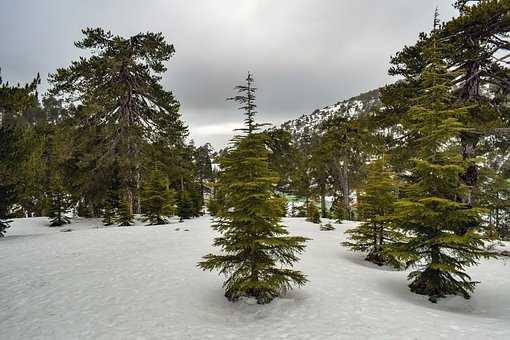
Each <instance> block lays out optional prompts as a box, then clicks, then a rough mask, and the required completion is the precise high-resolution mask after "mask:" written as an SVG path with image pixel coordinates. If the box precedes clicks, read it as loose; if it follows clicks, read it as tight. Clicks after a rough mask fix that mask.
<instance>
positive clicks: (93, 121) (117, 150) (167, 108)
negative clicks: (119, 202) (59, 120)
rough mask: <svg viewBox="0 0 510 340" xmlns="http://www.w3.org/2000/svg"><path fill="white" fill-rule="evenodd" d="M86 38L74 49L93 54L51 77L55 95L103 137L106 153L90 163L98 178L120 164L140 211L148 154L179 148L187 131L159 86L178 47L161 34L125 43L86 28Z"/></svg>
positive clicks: (101, 144)
mask: <svg viewBox="0 0 510 340" xmlns="http://www.w3.org/2000/svg"><path fill="white" fill-rule="evenodd" d="M83 34H84V38H83V39H82V40H81V41H78V42H76V43H75V46H76V47H78V48H81V49H84V50H88V51H89V52H90V54H91V55H90V56H89V57H82V58H80V59H79V60H78V61H74V62H73V63H72V64H71V66H69V67H68V68H60V69H58V70H57V71H56V72H55V73H54V74H52V75H50V77H49V81H50V83H51V84H52V88H51V93H52V94H53V95H56V96H63V97H64V98H65V99H66V100H67V102H68V103H70V104H75V105H77V106H79V107H80V113H81V115H82V116H81V117H76V118H79V119H77V121H79V124H80V125H81V126H82V128H85V129H89V128H91V127H94V128H96V129H98V130H99V129H100V130H101V132H102V133H104V135H103V136H100V138H99V141H96V144H99V145H96V148H100V149H101V150H102V151H103V153H101V154H95V153H94V154H91V156H94V158H93V159H87V162H90V163H96V166H94V167H92V169H94V171H96V172H98V173H101V172H102V171H105V169H108V168H110V167H111V166H112V164H114V163H116V164H117V166H118V169H119V178H120V182H121V189H122V191H124V192H125V193H126V195H127V199H128V200H129V206H130V208H131V209H134V210H135V211H136V212H138V210H139V209H138V208H139V207H138V199H137V195H138V193H139V190H140V188H141V184H142V183H141V178H142V176H141V165H142V155H143V149H144V148H145V147H147V148H148V147H150V146H154V145H156V142H158V143H159V142H161V141H162V140H163V141H164V143H165V145H166V146H168V145H169V144H172V145H173V144H176V143H177V142H179V141H181V140H182V138H183V136H184V134H185V132H186V128H185V127H184V126H183V124H182V121H181V120H180V115H179V113H178V110H179V103H178V102H177V101H176V100H175V98H174V97H173V94H172V93H171V92H170V91H166V90H165V89H164V88H163V87H162V86H161V84H160V80H161V74H162V73H163V72H165V71H166V67H165V64H164V63H165V62H166V61H168V60H169V59H170V57H171V56H172V55H173V53H174V47H173V45H170V44H168V43H167V42H166V41H165V39H164V37H163V35H162V34H161V33H152V32H147V33H139V34H136V35H134V36H131V37H129V38H124V37H121V36H115V35H113V34H112V33H111V32H106V31H104V30H103V29H101V28H95V29H92V28H87V29H85V30H83ZM92 130H94V129H92ZM85 137H87V136H85ZM148 142H150V143H148ZM94 175H95V174H94Z"/></svg>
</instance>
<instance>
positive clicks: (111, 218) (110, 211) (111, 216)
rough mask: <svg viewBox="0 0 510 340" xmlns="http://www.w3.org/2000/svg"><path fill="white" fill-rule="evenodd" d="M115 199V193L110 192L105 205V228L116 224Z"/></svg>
mask: <svg viewBox="0 0 510 340" xmlns="http://www.w3.org/2000/svg"><path fill="white" fill-rule="evenodd" d="M115 215H116V209H115V199H114V197H113V193H112V192H111V191H109V192H108V194H107V197H106V199H105V200H104V204H103V212H102V216H103V224H104V225H105V226H109V225H112V224H114V223H115Z"/></svg>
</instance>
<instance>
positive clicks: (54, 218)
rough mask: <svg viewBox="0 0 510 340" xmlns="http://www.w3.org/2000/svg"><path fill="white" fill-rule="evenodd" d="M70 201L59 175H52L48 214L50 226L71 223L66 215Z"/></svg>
mask: <svg viewBox="0 0 510 340" xmlns="http://www.w3.org/2000/svg"><path fill="white" fill-rule="evenodd" d="M71 203H72V202H71V201H70V198H69V194H68V193H67V192H66V191H65V189H64V187H63V185H62V179H61V177H60V175H58V174H55V175H53V177H52V178H51V183H50V209H49V214H48V216H49V218H50V227H60V226H62V225H64V224H68V223H71V220H70V219H69V217H67V216H66V213H67V212H68V211H69V208H70V206H71Z"/></svg>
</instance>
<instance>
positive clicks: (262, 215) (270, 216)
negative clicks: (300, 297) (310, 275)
mask: <svg viewBox="0 0 510 340" xmlns="http://www.w3.org/2000/svg"><path fill="white" fill-rule="evenodd" d="M253 82H254V81H253V77H252V75H251V74H248V78H247V79H246V85H241V86H238V87H236V89H237V90H238V92H239V94H238V95H237V96H236V97H234V98H232V99H233V100H235V101H236V102H238V103H240V104H241V108H240V109H241V110H242V111H243V112H244V113H245V115H246V119H245V128H243V129H242V131H243V132H245V135H243V136H238V137H237V138H235V139H234V141H233V146H232V148H231V149H230V150H229V151H228V152H227V153H226V154H225V155H224V156H223V157H221V158H220V167H221V172H220V174H219V183H218V186H219V187H220V189H221V190H222V192H223V193H224V194H225V206H224V209H221V210H220V211H219V212H218V215H217V218H216V220H215V223H214V225H213V228H214V229H215V230H217V231H219V232H220V233H221V234H222V236H221V237H218V238H216V239H215V240H214V245H215V246H218V247H221V249H222V250H223V252H224V254H223V255H214V254H209V255H206V256H205V257H204V261H202V262H200V263H199V267H201V268H202V269H204V270H216V269H217V270H219V271H220V273H221V274H224V275H226V276H227V280H226V281H225V282H224V287H225V296H226V297H227V298H228V299H229V300H231V301H235V300H237V299H239V298H240V297H243V296H246V297H253V298H255V299H256V300H257V302H258V303H261V304H262V303H268V302H270V301H271V300H272V299H273V298H274V297H276V296H278V295H279V294H280V292H281V291H282V289H288V288H291V286H292V285H293V284H297V285H303V284H305V282H306V281H307V280H306V277H305V275H304V274H302V273H301V272H299V271H295V270H292V269H287V268H282V267H281V265H286V266H292V265H293V263H294V262H295V261H297V260H298V258H297V256H296V253H300V252H302V251H303V250H304V248H305V244H304V243H305V241H306V240H307V239H306V238H304V237H299V236H287V235H288V231H287V230H286V229H285V228H284V227H283V226H282V225H280V220H281V216H282V215H283V211H281V210H282V205H281V204H279V199H278V197H277V196H276V195H275V194H274V193H273V186H274V185H275V184H276V183H277V182H278V178H276V177H275V176H274V174H273V173H272V172H271V170H270V169H269V161H268V159H269V151H268V149H267V147H266V144H265V142H266V139H267V137H266V135H265V134H262V133H258V132H256V131H257V129H258V127H259V126H260V125H259V124H256V123H255V120H254V116H255V107H256V105H255V91H256V88H255V87H254V86H253Z"/></svg>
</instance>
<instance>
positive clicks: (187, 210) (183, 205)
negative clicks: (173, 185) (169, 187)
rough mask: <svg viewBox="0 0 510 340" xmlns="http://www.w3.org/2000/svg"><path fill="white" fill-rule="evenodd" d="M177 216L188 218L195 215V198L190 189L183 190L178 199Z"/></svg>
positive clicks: (183, 218) (182, 218)
mask: <svg viewBox="0 0 510 340" xmlns="http://www.w3.org/2000/svg"><path fill="white" fill-rule="evenodd" d="M177 216H179V218H180V219H181V220H187V219H190V218H192V217H193V216H195V212H194V207H193V200H192V199H191V194H190V193H189V192H188V191H181V192H180V193H179V198H178V200H177Z"/></svg>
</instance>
